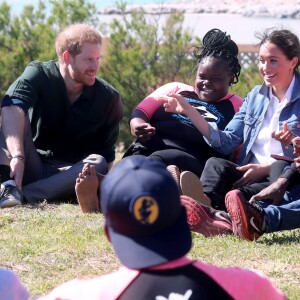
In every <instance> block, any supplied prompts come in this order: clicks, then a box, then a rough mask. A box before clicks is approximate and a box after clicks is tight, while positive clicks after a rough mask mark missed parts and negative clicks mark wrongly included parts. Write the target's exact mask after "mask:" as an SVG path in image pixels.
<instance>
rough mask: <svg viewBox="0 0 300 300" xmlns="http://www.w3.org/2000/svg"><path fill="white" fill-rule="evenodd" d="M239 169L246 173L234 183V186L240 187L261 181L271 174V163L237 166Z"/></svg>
mask: <svg viewBox="0 0 300 300" xmlns="http://www.w3.org/2000/svg"><path fill="white" fill-rule="evenodd" d="M236 169H237V170H239V171H242V172H245V174H244V175H243V176H242V178H240V179H239V180H237V181H236V182H235V183H233V188H235V189H236V188H239V187H242V186H244V185H247V184H251V183H255V182H259V181H261V180H262V179H263V178H264V177H266V176H268V174H269V169H270V166H269V165H260V164H248V165H245V166H241V167H237V168H236Z"/></svg>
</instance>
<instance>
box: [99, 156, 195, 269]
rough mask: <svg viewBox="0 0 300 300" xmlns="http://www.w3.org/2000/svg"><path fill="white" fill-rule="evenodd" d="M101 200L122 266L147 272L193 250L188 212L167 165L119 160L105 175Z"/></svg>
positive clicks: (138, 158)
mask: <svg viewBox="0 0 300 300" xmlns="http://www.w3.org/2000/svg"><path fill="white" fill-rule="evenodd" d="M100 199H101V203H100V205H101V211H102V213H103V214H104V216H105V222H106V226H107V229H108V233H109V236H110V240H111V242H112V245H113V247H114V250H115V252H116V254H117V256H118V257H119V259H120V261H121V262H122V264H123V265H125V266H127V267H129V268H132V269H142V268H148V267H152V266H156V265H159V264H162V263H166V262H168V261H170V260H174V259H177V258H180V257H182V256H183V255H185V254H187V253H188V251H189V250H190V249H191V245H192V237H191V232H190V229H189V226H188V223H187V220H186V211H185V208H184V207H183V206H182V205H181V202H180V195H179V191H178V187H177V184H176V182H175V180H174V179H173V177H172V175H171V174H170V173H169V171H168V170H167V169H166V166H165V165H164V164H163V163H161V162H159V161H155V160H152V159H149V158H147V157H144V156H138V155H133V156H129V157H126V158H124V159H122V160H120V161H119V162H118V163H117V164H116V165H115V166H114V167H113V168H112V169H111V171H110V172H109V173H108V174H107V175H106V176H105V178H104V180H103V182H102V185H101V197H100Z"/></svg>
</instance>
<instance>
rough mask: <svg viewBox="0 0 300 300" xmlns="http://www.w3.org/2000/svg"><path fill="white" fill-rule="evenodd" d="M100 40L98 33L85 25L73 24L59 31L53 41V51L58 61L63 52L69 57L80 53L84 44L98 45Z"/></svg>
mask: <svg viewBox="0 0 300 300" xmlns="http://www.w3.org/2000/svg"><path fill="white" fill-rule="evenodd" d="M101 42H102V38H101V35H100V34H99V32H98V31H97V30H96V29H94V28H92V27H91V26H89V25H87V24H73V25H69V26H68V27H66V28H65V29H64V30H63V31H61V32H60V33H59V34H58V36H57V38H56V40H55V50H56V53H57V56H58V59H59V60H60V59H61V58H62V54H63V53H64V52H65V51H68V52H70V54H71V55H77V54H79V53H80V52H81V49H82V46H83V44H85V43H92V44H100V45H101Z"/></svg>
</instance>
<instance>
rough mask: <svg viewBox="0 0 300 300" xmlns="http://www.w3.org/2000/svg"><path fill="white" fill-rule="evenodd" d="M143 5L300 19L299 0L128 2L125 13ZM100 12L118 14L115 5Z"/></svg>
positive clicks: (150, 9)
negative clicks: (138, 3) (130, 3)
mask: <svg viewBox="0 0 300 300" xmlns="http://www.w3.org/2000/svg"><path fill="white" fill-rule="evenodd" d="M154 1H155V0H154ZM140 8H143V9H144V11H145V13H146V14H171V13H175V12H183V13H185V14H236V15H241V16H243V17H262V18H276V19H297V20H300V2H299V1H298V0H289V1H288V3H287V1H283V0H270V1H263V0H248V1H247V0H231V1H223V0H193V1H191V0H189V1H188V0H185V1H181V2H162V3H161V4H144V5H133V4H132V5H127V6H126V13H131V12H132V11H134V10H137V9H140ZM99 14H100V15H101V14H103V15H117V14H120V11H119V10H118V9H117V8H116V7H115V6H108V7H105V8H103V9H101V10H100V11H99Z"/></svg>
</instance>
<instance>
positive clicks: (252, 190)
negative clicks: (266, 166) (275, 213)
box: [239, 160, 290, 201]
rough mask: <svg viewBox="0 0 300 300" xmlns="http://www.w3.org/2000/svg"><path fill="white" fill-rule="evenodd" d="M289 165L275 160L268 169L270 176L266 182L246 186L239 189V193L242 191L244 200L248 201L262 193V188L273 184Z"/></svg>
mask: <svg viewBox="0 0 300 300" xmlns="http://www.w3.org/2000/svg"><path fill="white" fill-rule="evenodd" d="M289 164H290V163H289V162H286V161H283V160H277V161H275V162H274V163H273V164H272V165H271V168H270V175H269V178H268V180H266V181H265V182H259V183H253V184H250V185H246V186H244V187H242V188H239V190H240V191H242V193H243V195H244V196H245V198H246V199H247V200H248V201H249V200H250V199H251V197H252V196H254V195H256V194H258V193H259V192H260V191H262V190H263V189H264V188H266V187H268V186H269V185H270V184H272V183H273V182H275V181H276V180H277V179H278V177H279V176H280V175H281V174H282V172H283V170H284V168H285V167H287V166H288V165H289Z"/></svg>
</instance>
